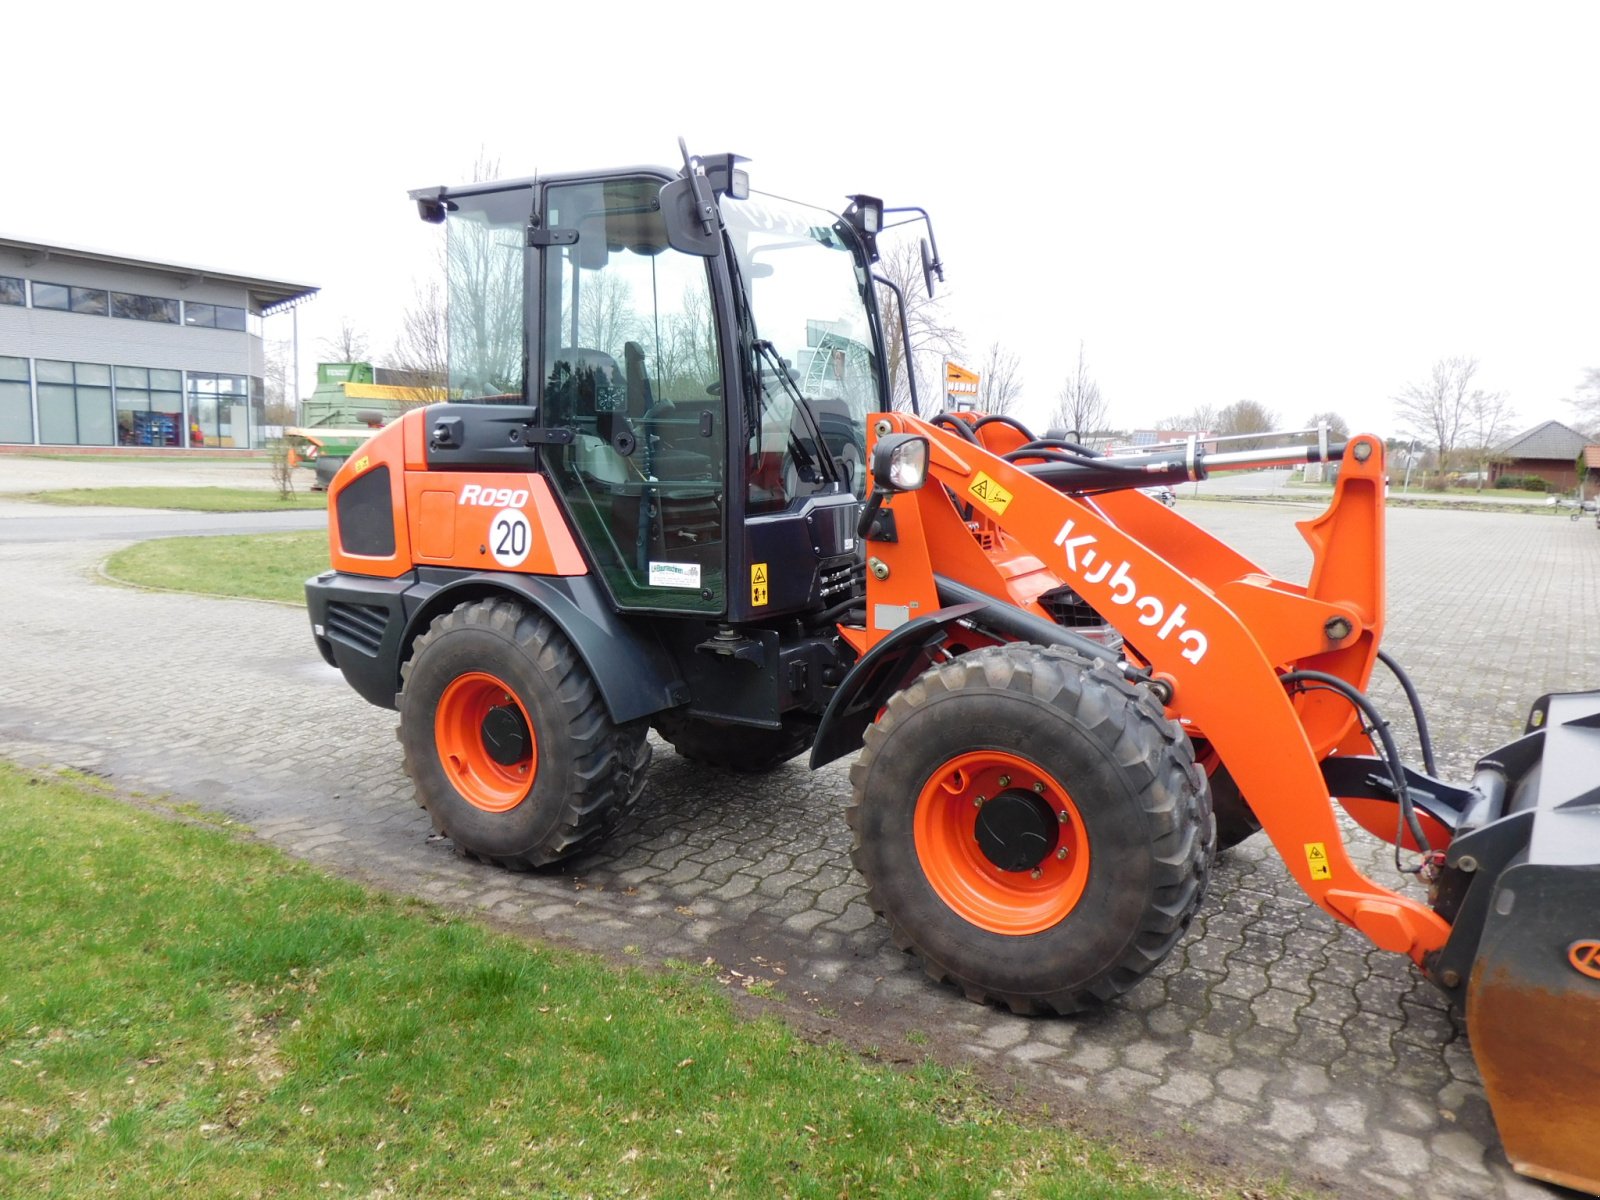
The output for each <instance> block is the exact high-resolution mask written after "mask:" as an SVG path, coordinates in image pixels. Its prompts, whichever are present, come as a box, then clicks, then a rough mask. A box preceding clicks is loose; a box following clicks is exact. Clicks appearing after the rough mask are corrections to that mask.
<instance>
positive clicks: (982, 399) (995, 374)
mask: <svg viewBox="0 0 1600 1200" xmlns="http://www.w3.org/2000/svg"><path fill="white" fill-rule="evenodd" d="M1021 399H1022V361H1021V360H1020V359H1019V358H1018V357H1017V356H1016V354H1015V353H1013V352H1012V351H1010V350H1007V349H1006V348H1005V347H1004V346H1002V345H1001V344H1000V343H999V342H990V343H989V349H988V350H987V351H986V352H985V353H984V356H983V367H982V369H981V371H980V372H979V375H978V410H979V411H980V412H986V413H992V414H994V415H995V416H1001V415H1003V414H1005V413H1009V412H1011V411H1012V410H1013V409H1014V408H1016V406H1017V402H1018V401H1020V400H1021Z"/></svg>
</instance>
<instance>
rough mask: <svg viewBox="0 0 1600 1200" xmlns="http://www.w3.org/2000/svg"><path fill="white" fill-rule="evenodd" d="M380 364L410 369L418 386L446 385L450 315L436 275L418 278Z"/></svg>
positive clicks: (398, 368)
mask: <svg viewBox="0 0 1600 1200" xmlns="http://www.w3.org/2000/svg"><path fill="white" fill-rule="evenodd" d="M383 365H384V366H386V367H393V368H395V369H396V370H399V371H408V372H410V373H411V374H412V375H414V376H416V377H417V380H418V386H421V387H429V388H442V387H444V386H445V383H446V381H447V380H448V378H449V375H450V355H449V318H448V316H447V314H446V312H445V303H444V289H443V288H442V287H441V286H440V283H439V280H438V279H437V278H429V279H425V280H418V281H417V284H416V287H415V289H414V290H413V292H412V295H411V303H410V304H409V305H407V306H406V311H405V314H404V315H403V316H402V317H401V318H400V336H399V337H397V338H395V341H394V346H393V348H392V349H390V351H389V354H388V356H387V357H386V358H385V360H384V363H383Z"/></svg>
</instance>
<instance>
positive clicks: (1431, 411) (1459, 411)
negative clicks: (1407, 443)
mask: <svg viewBox="0 0 1600 1200" xmlns="http://www.w3.org/2000/svg"><path fill="white" fill-rule="evenodd" d="M1477 371H1478V360H1477V359H1475V358H1467V357H1466V356H1465V355H1457V356H1456V357H1454V358H1441V359H1439V360H1438V361H1437V362H1436V363H1434V364H1433V370H1432V371H1431V372H1429V375H1428V378H1427V379H1425V380H1423V381H1421V382H1420V383H1408V384H1407V385H1406V386H1405V387H1404V388H1402V389H1401V391H1400V394H1399V395H1397V396H1394V397H1393V400H1394V406H1395V411H1396V412H1397V413H1398V414H1399V416H1400V420H1401V423H1402V424H1403V425H1404V427H1405V429H1406V430H1407V432H1409V433H1414V434H1416V435H1417V438H1418V439H1419V440H1420V441H1423V442H1425V443H1428V444H1430V445H1432V446H1433V447H1434V448H1435V449H1436V450H1437V451H1438V452H1439V469H1440V470H1441V471H1442V470H1446V469H1447V468H1448V467H1449V466H1450V459H1451V458H1452V456H1453V455H1454V453H1455V449H1456V444H1457V443H1458V442H1459V441H1460V440H1461V435H1462V433H1463V432H1465V430H1466V429H1467V427H1468V421H1469V418H1470V416H1471V412H1472V391H1471V387H1470V385H1471V383H1472V377H1473V376H1474V375H1475V374H1477Z"/></svg>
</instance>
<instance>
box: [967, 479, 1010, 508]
mask: <svg viewBox="0 0 1600 1200" xmlns="http://www.w3.org/2000/svg"><path fill="white" fill-rule="evenodd" d="M967 492H968V493H969V494H970V495H971V496H972V498H973V499H975V500H977V501H979V502H981V503H983V504H986V505H988V506H989V507H990V508H992V509H994V512H995V515H996V516H999V515H1001V514H1002V513H1004V512H1005V511H1006V506H1007V505H1008V504H1010V503H1011V493H1010V492H1008V491H1006V490H1005V488H1003V487H1001V486H1000V485H999V484H998V483H996V482H995V481H994V480H992V479H990V478H989V477H988V476H987V475H985V474H984V473H983V472H982V471H979V472H978V477H977V478H976V479H974V480H973V481H972V486H971V487H969V488H968V489H967Z"/></svg>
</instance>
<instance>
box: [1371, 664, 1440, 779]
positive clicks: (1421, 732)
mask: <svg viewBox="0 0 1600 1200" xmlns="http://www.w3.org/2000/svg"><path fill="white" fill-rule="evenodd" d="M1378 661H1379V662H1381V663H1382V664H1383V665H1384V666H1386V667H1388V668H1389V670H1390V672H1391V673H1392V674H1393V675H1394V677H1395V679H1396V680H1398V681H1399V683H1400V688H1401V690H1402V691H1404V692H1405V694H1406V701H1407V703H1409V704H1410V705H1411V716H1412V717H1413V718H1414V719H1415V720H1416V723H1417V742H1418V743H1419V744H1420V745H1421V747H1422V769H1423V770H1424V771H1426V772H1427V773H1428V774H1429V775H1432V776H1433V777H1434V778H1435V779H1437V778H1438V776H1439V769H1438V768H1437V767H1435V766H1434V765H1433V738H1432V737H1430V736H1429V734H1428V717H1427V714H1426V713H1424V712H1423V711H1422V697H1421V696H1419V695H1417V689H1416V687H1415V686H1414V685H1413V684H1412V682H1411V676H1409V675H1407V674H1406V671H1405V668H1404V667H1402V666H1401V665H1400V664H1399V663H1397V662H1396V661H1395V660H1394V659H1392V658H1390V657H1389V656H1388V655H1387V654H1385V653H1384V652H1383V651H1382V650H1379V651H1378Z"/></svg>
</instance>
